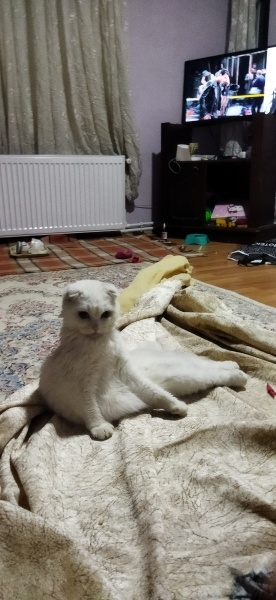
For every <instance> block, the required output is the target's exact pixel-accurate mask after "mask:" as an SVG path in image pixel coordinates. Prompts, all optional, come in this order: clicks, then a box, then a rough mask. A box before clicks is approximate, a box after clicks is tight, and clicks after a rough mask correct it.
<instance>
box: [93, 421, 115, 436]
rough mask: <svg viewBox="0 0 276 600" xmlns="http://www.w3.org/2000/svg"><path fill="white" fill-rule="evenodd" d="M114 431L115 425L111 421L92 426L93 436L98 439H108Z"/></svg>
mask: <svg viewBox="0 0 276 600" xmlns="http://www.w3.org/2000/svg"><path fill="white" fill-rule="evenodd" d="M113 431H114V427H113V425H111V423H102V425H98V427H92V429H91V433H92V436H93V437H94V438H95V439H96V440H107V439H108V438H110V437H111V436H112V433H113Z"/></svg>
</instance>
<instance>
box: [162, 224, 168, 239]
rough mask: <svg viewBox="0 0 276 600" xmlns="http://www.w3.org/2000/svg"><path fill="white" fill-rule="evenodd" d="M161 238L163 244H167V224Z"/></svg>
mask: <svg viewBox="0 0 276 600" xmlns="http://www.w3.org/2000/svg"><path fill="white" fill-rule="evenodd" d="M161 237H162V241H163V242H166V241H167V239H168V232H167V230H166V223H163V227H162V235H161Z"/></svg>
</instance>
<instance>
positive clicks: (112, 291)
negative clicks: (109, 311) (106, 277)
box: [105, 283, 119, 299]
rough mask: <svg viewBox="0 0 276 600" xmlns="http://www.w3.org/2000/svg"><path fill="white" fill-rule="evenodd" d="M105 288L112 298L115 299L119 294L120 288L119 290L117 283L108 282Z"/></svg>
mask: <svg viewBox="0 0 276 600" xmlns="http://www.w3.org/2000/svg"><path fill="white" fill-rule="evenodd" d="M105 289H106V292H107V294H108V296H110V298H114V299H115V298H117V296H118V295H119V290H118V288H116V286H115V285H113V283H106V284H105Z"/></svg>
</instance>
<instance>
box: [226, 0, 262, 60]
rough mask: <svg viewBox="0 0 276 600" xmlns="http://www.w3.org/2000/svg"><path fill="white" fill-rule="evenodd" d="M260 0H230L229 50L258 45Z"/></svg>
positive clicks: (233, 50)
mask: <svg viewBox="0 0 276 600" xmlns="http://www.w3.org/2000/svg"><path fill="white" fill-rule="evenodd" d="M258 21H259V2H258V0H230V19H229V33H228V48H227V51H228V52H236V51H237V52H238V51H239V50H247V49H250V48H256V47H257V45H258Z"/></svg>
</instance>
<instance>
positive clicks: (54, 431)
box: [0, 281, 276, 600]
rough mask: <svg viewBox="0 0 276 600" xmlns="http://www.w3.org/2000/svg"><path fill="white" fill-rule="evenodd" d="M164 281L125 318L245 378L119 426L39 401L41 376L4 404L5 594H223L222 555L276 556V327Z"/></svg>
mask: <svg viewBox="0 0 276 600" xmlns="http://www.w3.org/2000/svg"><path fill="white" fill-rule="evenodd" d="M180 287H181V283H180V282H178V281H166V282H165V283H163V284H160V285H159V286H158V287H157V288H154V289H153V290H151V291H150V292H149V293H148V294H147V296H146V297H143V298H142V299H141V300H140V302H139V304H138V307H137V308H136V309H133V310H132V312H131V313H129V314H128V315H125V316H124V317H122V319H121V324H120V325H121V328H122V330H123V333H122V335H124V337H125V339H126V342H127V343H128V344H129V346H130V347H131V346H132V345H133V344H134V343H136V342H137V341H140V340H144V339H158V340H159V342H160V343H161V344H162V345H164V347H171V348H173V347H175V348H177V347H179V345H180V346H182V347H183V348H187V349H191V350H192V351H194V352H196V353H198V354H203V355H206V356H210V357H213V358H216V359H218V360H223V359H229V358H231V359H233V358H234V359H235V360H237V361H238V362H239V364H240V365H241V367H242V368H243V369H244V370H245V371H246V372H247V373H248V375H249V380H248V384H247V386H246V389H245V390H231V389H229V388H217V389H215V390H211V391H209V392H208V393H205V394H200V395H197V396H196V397H195V396H194V397H191V398H190V399H189V403H190V404H189V411H188V416H187V417H186V418H185V419H177V418H174V417H171V416H169V415H165V414H162V413H158V412H156V413H155V414H153V415H151V414H142V415H140V416H136V417H134V418H130V419H125V420H124V421H123V422H121V423H120V425H119V426H118V427H117V429H116V431H115V433H114V435H113V437H112V438H111V439H109V440H107V441H105V442H96V441H93V440H92V439H91V438H90V436H89V435H88V434H87V432H86V431H85V429H83V428H81V427H77V426H73V425H71V424H70V423H67V422H65V421H63V420H62V419H60V418H58V417H56V416H53V415H52V414H50V413H46V412H45V411H44V408H43V407H42V406H40V405H39V403H38V402H37V399H36V395H35V393H34V394H33V395H31V391H32V390H33V389H34V388H35V386H32V387H31V386H28V387H27V388H24V389H21V390H20V391H19V392H16V393H15V394H14V395H13V396H11V397H10V398H8V400H7V401H5V403H4V404H2V414H1V417H0V436H1V438H0V439H1V445H2V449H3V453H2V456H1V461H0V478H1V479H0V482H1V501H0V598H1V600H38V599H39V600H53V599H56V600H71V599H72V600H107V599H108V600H115V599H116V600H148V599H153V600H157V599H158V600H180V599H182V598H183V599H190V600H197V599H198V600H199V599H202V598H211V599H212V600H223V599H226V598H228V597H229V594H230V592H231V587H232V576H231V573H230V570H229V567H230V566H232V567H237V568H239V569H240V570H242V571H249V570H251V569H253V568H254V569H258V568H259V567H262V566H263V565H264V564H266V563H267V562H269V561H270V560H271V557H272V556H273V555H274V556H275V555H276V489H275V482H276V458H275V448H276V399H275V400H273V399H272V398H271V397H270V396H269V395H268V394H267V392H266V382H267V381H270V382H271V383H273V382H274V385H275V383H276V340H275V334H273V333H272V332H269V331H267V330H266V331H264V330H262V329H261V328H259V327H258V326H257V325H256V324H254V323H252V324H250V322H248V325H247V326H246V327H245V325H244V323H243V322H242V321H241V320H239V319H238V318H237V317H236V316H235V315H234V314H233V313H231V312H230V311H229V310H228V309H227V307H226V306H224V305H222V303H220V302H219V301H218V300H217V299H216V297H215V296H214V295H212V294H208V293H206V294H199V293H198V292H196V291H195V290H194V289H193V288H188V289H185V290H180Z"/></svg>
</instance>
